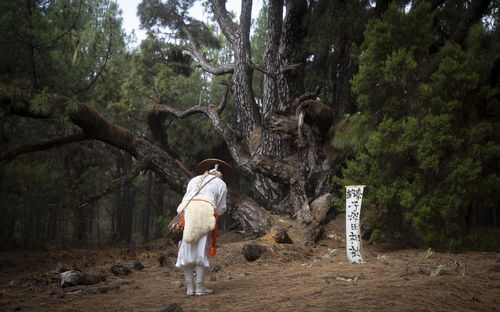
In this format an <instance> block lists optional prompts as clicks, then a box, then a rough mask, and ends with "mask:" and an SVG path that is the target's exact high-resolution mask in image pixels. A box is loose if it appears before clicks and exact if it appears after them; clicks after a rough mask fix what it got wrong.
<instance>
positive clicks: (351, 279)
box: [333, 274, 360, 282]
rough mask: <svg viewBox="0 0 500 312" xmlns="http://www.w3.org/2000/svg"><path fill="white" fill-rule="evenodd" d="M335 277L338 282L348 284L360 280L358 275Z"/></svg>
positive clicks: (336, 275) (337, 275) (335, 275)
mask: <svg viewBox="0 0 500 312" xmlns="http://www.w3.org/2000/svg"><path fill="white" fill-rule="evenodd" d="M333 277H334V278H335V279H336V280H338V281H346V282H357V281H358V279H359V278H360V277H359V276H357V275H354V276H347V275H339V274H334V275H333Z"/></svg>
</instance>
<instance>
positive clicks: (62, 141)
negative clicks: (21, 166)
mask: <svg viewBox="0 0 500 312" xmlns="http://www.w3.org/2000/svg"><path fill="white" fill-rule="evenodd" d="M88 139H89V137H88V136H87V135H86V134H85V133H77V134H73V135H68V136H65V137H61V138H57V139H54V140H50V141H46V142H40V143H36V144H32V145H24V146H21V147H18V148H16V149H15V150H12V151H8V152H5V153H2V154H0V161H2V160H10V159H13V158H15V157H17V156H19V155H22V154H27V153H34V152H40V151H44V150H48V149H51V148H54V147H59V146H62V145H66V144H70V143H76V142H80V141H84V140H88Z"/></svg>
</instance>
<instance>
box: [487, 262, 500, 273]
mask: <svg viewBox="0 0 500 312" xmlns="http://www.w3.org/2000/svg"><path fill="white" fill-rule="evenodd" d="M499 272H500V264H494V265H492V266H490V267H489V268H488V273H499Z"/></svg>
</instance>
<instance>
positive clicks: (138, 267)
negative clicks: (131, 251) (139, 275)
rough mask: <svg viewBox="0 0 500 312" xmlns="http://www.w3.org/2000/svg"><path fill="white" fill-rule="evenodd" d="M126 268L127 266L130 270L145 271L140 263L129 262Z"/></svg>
mask: <svg viewBox="0 0 500 312" xmlns="http://www.w3.org/2000/svg"><path fill="white" fill-rule="evenodd" d="M124 266H126V267H127V268H129V269H134V270H142V269H144V266H143V265H142V263H141V262H139V261H134V262H127V263H125V264H124Z"/></svg>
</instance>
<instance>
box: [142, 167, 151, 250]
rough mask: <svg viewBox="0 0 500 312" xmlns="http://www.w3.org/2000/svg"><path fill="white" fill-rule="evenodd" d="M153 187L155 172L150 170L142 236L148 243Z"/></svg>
mask: <svg viewBox="0 0 500 312" xmlns="http://www.w3.org/2000/svg"><path fill="white" fill-rule="evenodd" d="M152 189H153V172H151V171H150V172H149V173H148V185H147V195H146V206H145V207H144V210H143V214H142V238H143V242H144V243H147V242H148V241H149V218H150V211H151V202H152V201H153V198H152V196H151V193H152Z"/></svg>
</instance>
